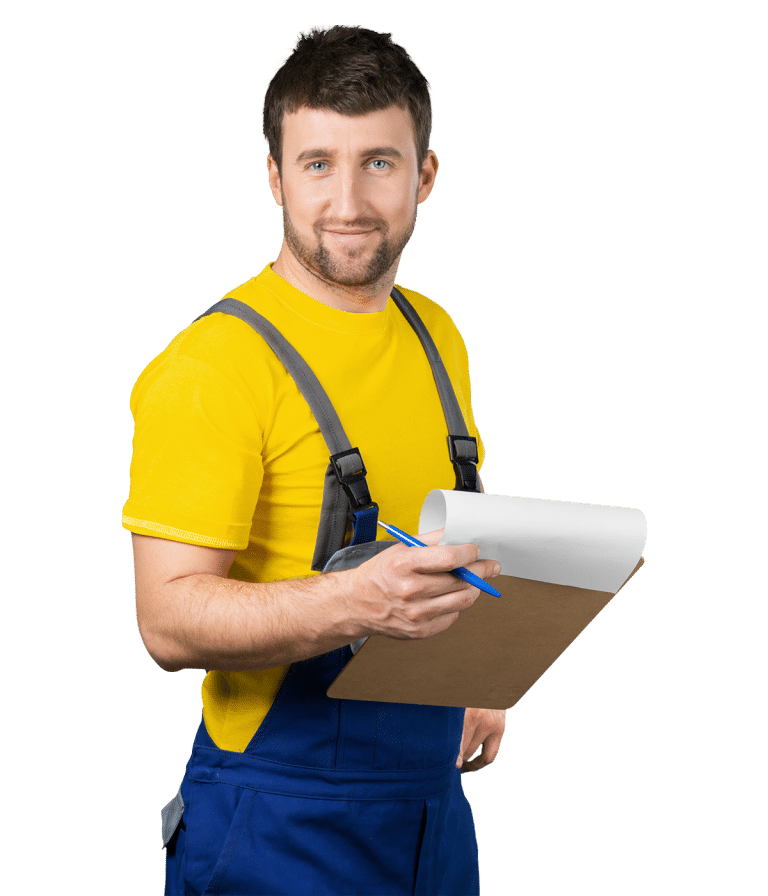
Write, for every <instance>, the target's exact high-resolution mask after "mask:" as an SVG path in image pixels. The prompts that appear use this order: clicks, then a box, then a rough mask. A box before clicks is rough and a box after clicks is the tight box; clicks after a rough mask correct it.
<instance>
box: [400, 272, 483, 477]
mask: <svg viewBox="0 0 768 896" xmlns="http://www.w3.org/2000/svg"><path fill="white" fill-rule="evenodd" d="M392 298H393V300H394V302H395V304H396V305H397V307H398V308H399V309H400V311H401V312H402V313H403V316H404V317H405V319H406V320H407V321H408V323H409V324H410V325H411V326H412V327H413V329H414V331H415V332H416V335H417V336H418V337H419V339H420V341H421V344H422V346H423V347H424V351H425V352H426V354H427V358H429V364H430V366H431V367H432V375H433V376H434V378H435V385H436V386H437V391H438V393H439V395H440V402H441V404H442V406H443V413H444V414H445V421H446V423H447V424H448V433H449V435H448V452H449V455H450V458H451V463H452V464H453V469H454V471H455V473H456V485H455V489H458V490H459V491H467V492H479V491H480V483H479V482H478V479H477V464H478V461H479V457H478V453H477V440H476V439H475V438H474V436H471V435H470V434H469V430H468V429H467V424H466V422H465V421H464V415H463V414H462V413H461V408H460V407H459V402H458V400H457V398H456V393H455V392H454V390H453V384H452V383H451V378H450V377H449V376H448V371H447V370H446V369H445V364H443V359H442V358H441V357H440V352H438V350H437V346H436V345H435V343H434V340H433V339H432V337H431V336H430V335H429V330H428V329H427V328H426V327H425V326H424V321H422V319H421V318H420V317H419V315H418V314H417V312H416V309H415V308H414V307H413V305H411V303H410V302H409V301H408V299H406V297H405V296H404V295H403V294H402V293H401V292H400V290H399V289H393V290H392Z"/></svg>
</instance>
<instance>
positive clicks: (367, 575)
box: [349, 529, 501, 640]
mask: <svg viewBox="0 0 768 896" xmlns="http://www.w3.org/2000/svg"><path fill="white" fill-rule="evenodd" d="M442 534H443V530H442V529H438V530H436V531H434V532H429V533H427V534H425V535H419V536H418V538H419V540H420V541H423V542H424V543H425V544H426V545H427V547H424V548H411V547H407V546H406V545H404V544H396V545H394V546H393V547H391V548H387V550H386V551H381V553H379V554H376V555H374V556H373V557H371V559H370V560H366V561H365V563H363V564H361V565H360V566H358V567H357V569H353V570H349V575H351V576H353V578H354V581H353V585H354V587H353V589H352V593H353V594H354V598H353V603H354V606H353V607H350V610H351V613H352V615H353V616H355V617H356V621H357V622H358V624H359V625H360V626H361V627H362V629H363V630H364V631H363V634H364V635H366V636H367V635H386V636H387V637H389V638H397V639H399V640H411V639H419V638H430V637H432V635H436V634H438V633H439V632H442V631H445V629H447V628H449V627H450V626H451V625H453V623H454V622H455V621H456V620H457V619H458V618H459V613H461V612H462V611H463V610H467V609H469V607H471V606H472V604H474V602H475V601H476V600H477V598H478V597H479V595H480V589H479V588H475V587H474V585H469V584H468V583H467V582H463V581H462V580H461V579H458V578H456V576H452V575H451V574H450V572H449V570H451V569H456V568H457V567H459V566H464V567H466V568H467V569H469V570H470V571H471V572H473V573H475V575H478V576H480V578H481V579H489V578H492V577H493V576H497V575H498V574H499V572H500V571H501V566H500V564H499V563H497V562H496V561H495V560H478V558H479V556H480V548H479V547H478V546H477V545H476V544H461V545H438V541H439V540H440V537H441V536H442Z"/></svg>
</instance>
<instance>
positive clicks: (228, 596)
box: [133, 532, 498, 672]
mask: <svg viewBox="0 0 768 896" xmlns="http://www.w3.org/2000/svg"><path fill="white" fill-rule="evenodd" d="M439 535H440V533H439V532H436V533H431V534H430V535H429V536H422V539H423V540H425V541H428V543H429V544H430V545H431V546H430V547H425V548H407V547H405V546H404V545H395V546H394V547H392V548H389V549H388V550H386V551H383V552H382V553H380V554H378V555H376V556H374V557H372V558H371V559H370V560H368V561H366V562H365V563H363V564H362V565H361V566H360V567H358V568H357V569H353V570H346V571H344V572H332V573H324V574H323V575H319V576H314V577H312V578H307V579H291V580H286V581H281V582H270V583H257V584H253V583H247V582H239V581H236V580H234V579H228V578H226V576H227V573H228V572H229V569H230V567H231V566H232V563H233V561H234V559H235V552H234V551H224V550H217V549H215V548H205V547H199V546H196V545H189V544H183V543H180V542H175V541H168V540H167V539H162V538H154V537H150V536H145V535H134V536H133V548H134V562H135V570H136V611H137V618H138V623H139V630H140V632H141V637H142V639H143V641H144V644H145V646H146V648H147V650H148V651H149V653H150V655H151V656H152V658H153V659H154V660H155V662H157V664H158V665H159V666H160V667H161V668H163V669H165V670H166V671H169V672H174V671H177V670H179V669H186V668H192V669H219V670H223V671H229V670H231V671H247V670H250V669H269V668H272V667H274V666H281V665H286V664H288V663H292V662H296V661H298V660H301V659H306V658H308V657H310V656H317V655H318V654H321V653H326V652H327V651H329V650H333V649H334V648H336V647H341V646H343V645H344V644H349V643H350V642H351V641H355V640H357V639H358V638H362V637H366V636H368V635H374V634H381V635H387V636H388V637H393V638H401V639H409V638H427V637H431V636H432V635H435V634H437V633H438V632H440V631H443V630H445V629H446V628H448V627H449V626H450V625H452V624H453V622H455V621H456V619H457V618H458V615H459V613H460V612H461V611H462V610H466V609H467V608H469V607H470V606H472V604H473V603H474V602H475V600H476V599H477V597H478V595H479V593H480V592H479V591H478V590H477V589H476V588H473V587H472V586H471V585H468V584H466V583H465V582H462V581H461V580H460V579H457V578H455V577H454V576H451V575H450V574H449V573H448V570H450V569H454V568H456V567H457V566H467V567H469V568H470V569H471V570H472V571H473V572H475V573H476V574H477V575H479V576H481V577H482V578H490V577H491V576H493V575H495V574H497V572H496V567H497V566H498V564H496V563H495V561H492V560H483V561H479V562H475V561H477V558H478V556H479V549H478V547H477V546H476V545H456V546H448V545H444V546H437V545H436V542H437V541H438V540H439Z"/></svg>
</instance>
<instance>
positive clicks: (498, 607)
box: [326, 557, 644, 709]
mask: <svg viewBox="0 0 768 896" xmlns="http://www.w3.org/2000/svg"><path fill="white" fill-rule="evenodd" d="M643 562H644V561H643V558H642V557H641V558H640V560H639V562H638V564H637V566H636V567H635V568H634V569H633V570H632V572H631V573H630V575H629V576H628V577H627V579H626V580H625V582H624V584H623V585H622V586H621V588H623V587H624V585H626V584H627V582H628V581H629V580H630V579H631V578H632V576H633V575H634V574H635V573H636V572H637V570H638V569H640V567H641V566H642V565H643ZM491 584H493V586H494V588H497V589H498V590H499V591H500V592H501V597H500V598H497V597H492V596H491V595H489V594H484V593H481V594H480V596H479V597H478V599H477V600H476V601H475V603H474V604H473V605H472V606H471V607H470V608H469V609H468V610H465V611H464V612H463V613H461V614H460V615H459V618H458V619H457V620H456V622H454V623H453V625H452V626H451V627H450V628H448V629H446V630H445V631H444V632H440V634H438V635H434V636H433V637H431V638H425V639H423V640H419V641H400V640H397V639H395V638H387V637H383V636H380V635H374V636H372V637H370V638H368V640H367V641H366V642H365V643H364V644H363V645H362V647H361V648H360V649H359V650H358V651H357V653H356V654H355V655H354V656H353V657H352V659H351V660H350V661H349V662H348V663H347V665H346V666H345V667H344V669H343V670H342V672H341V674H340V675H339V676H338V677H337V678H336V679H335V681H334V682H333V683H332V684H331V686H330V687H329V688H328V690H327V691H326V693H327V695H328V696H329V697H335V698H343V699H347V700H379V701H383V702H385V703H420V704H426V705H432V706H464V707H467V706H473V707H478V708H484V709H509V708H510V707H511V706H514V705H515V703H517V701H518V700H519V699H520V698H521V697H522V696H523V694H525V692H526V691H527V690H528V689H529V688H530V687H531V686H532V685H533V684H534V682H535V681H537V679H539V678H540V677H541V676H542V675H543V674H544V672H545V671H546V670H547V669H548V668H549V667H550V666H551V665H552V663H554V662H555V660H556V659H557V658H558V657H559V656H560V654H561V653H562V652H563V651H564V650H565V649H566V647H568V645H569V644H571V643H572V642H573V641H574V640H575V639H576V638H577V637H578V635H579V634H581V632H582V631H584V629H585V628H586V627H587V625H589V623H590V622H591V621H592V620H593V619H594V618H595V616H597V614H598V613H599V612H600V610H602V609H603V607H605V606H606V604H607V603H608V602H609V601H610V600H611V598H613V597H614V594H611V593H610V592H607V591H589V590H587V589H585V588H574V587H571V586H569V585H552V584H549V583H547V582H534V581H531V580H530V579H518V578H514V577H513V576H504V575H502V576H496V578H494V579H492V580H491ZM621 588H619V591H620V590H621ZM616 593H617V594H618V591H617V592H616Z"/></svg>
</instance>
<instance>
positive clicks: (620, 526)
mask: <svg viewBox="0 0 768 896" xmlns="http://www.w3.org/2000/svg"><path fill="white" fill-rule="evenodd" d="M443 527H445V532H444V533H443V537H442V538H441V540H440V544H477V545H479V546H480V549H481V551H482V557H484V558H486V559H493V560H498V561H499V562H500V563H501V573H502V575H505V576H515V577H517V578H521V579H533V580H534V581H538V582H551V583H552V584H555V585H572V586H574V587H576V588H587V589H589V590H590V591H607V592H610V593H611V594H615V593H616V592H617V591H618V590H619V588H621V586H622V585H623V584H624V582H625V581H626V580H627V577H628V576H629V575H630V573H631V572H632V570H633V569H634V568H635V566H636V565H637V563H638V561H639V560H640V557H641V556H642V553H643V548H644V547H645V539H646V523H645V516H644V515H643V513H642V512H641V511H640V510H634V509H631V508H628V507H606V506H603V505H600V504H575V503H572V502H570V501H547V500H543V499H540V498H513V497H508V496H507V495H487V494H480V493H477V492H460V491H449V490H445V489H435V490H434V491H431V492H430V493H429V494H428V495H427V498H426V500H425V502H424V505H423V507H422V510H421V518H420V521H419V532H431V531H433V530H434V529H441V528H443Z"/></svg>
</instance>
